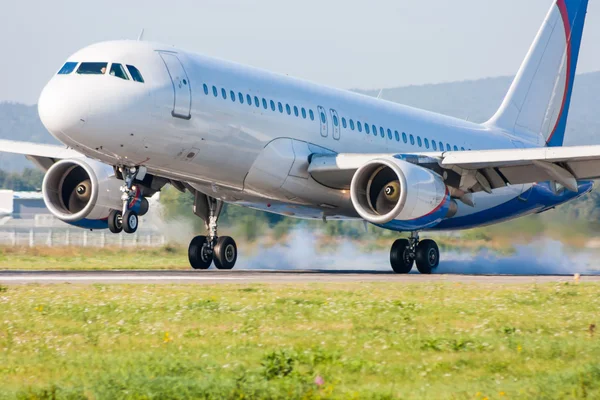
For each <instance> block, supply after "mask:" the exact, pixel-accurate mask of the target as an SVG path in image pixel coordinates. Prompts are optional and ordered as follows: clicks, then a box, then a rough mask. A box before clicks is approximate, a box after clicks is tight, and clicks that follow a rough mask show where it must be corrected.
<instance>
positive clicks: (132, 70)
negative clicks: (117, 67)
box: [127, 65, 144, 83]
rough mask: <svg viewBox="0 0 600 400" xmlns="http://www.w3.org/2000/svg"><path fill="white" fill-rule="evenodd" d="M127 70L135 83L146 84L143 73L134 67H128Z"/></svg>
mask: <svg viewBox="0 0 600 400" xmlns="http://www.w3.org/2000/svg"><path fill="white" fill-rule="evenodd" d="M127 69H128V70H129V74H130V75H131V77H132V78H133V80H134V81H136V82H140V83H144V78H142V73H141V72H140V70H139V69H137V68H136V67H134V66H133V65H128V66H127Z"/></svg>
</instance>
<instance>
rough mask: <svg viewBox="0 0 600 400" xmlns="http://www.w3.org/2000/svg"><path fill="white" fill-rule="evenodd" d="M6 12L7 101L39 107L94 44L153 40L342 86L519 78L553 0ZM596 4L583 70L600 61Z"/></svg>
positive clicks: (234, 2) (81, 1)
mask: <svg viewBox="0 0 600 400" xmlns="http://www.w3.org/2000/svg"><path fill="white" fill-rule="evenodd" d="M3 3H4V4H3V5H2V13H1V14H0V49H2V51H3V52H4V55H3V56H2V62H0V101H12V102H21V103H26V104H35V103H36V102H37V98H38V96H39V93H40V92H41V90H42V88H43V87H44V85H45V83H46V82H47V81H48V80H49V79H50V78H51V77H52V75H53V74H54V73H56V71H57V70H58V69H59V68H60V67H61V65H62V64H63V62H64V60H65V59H66V58H67V57H68V56H69V55H70V54H72V53H74V52H75V51H77V50H78V49H80V48H82V47H85V46H87V45H89V44H92V43H95V42H100V41H105V40H114V39H136V38H137V37H138V35H139V32H140V31H141V30H142V28H143V29H145V39H146V40H152V41H157V42H161V43H165V44H171V45H174V46H176V47H179V48H182V49H186V50H190V51H195V52H199V53H203V54H206V55H210V56H215V57H219V58H224V59H228V60H232V61H237V62H240V63H244V64H249V65H253V66H256V67H260V68H265V69H268V70H271V71H275V72H280V73H285V74H289V75H291V76H296V77H300V78H304V79H308V80H311V81H314V82H317V83H321V84H325V85H329V86H334V87H338V88H343V89H351V88H360V89H374V88H382V87H384V88H388V87H397V86H406V85H420V84H426V83H439V82H449V81H458V80H471V79H479V78H485V77H494V76H500V75H514V74H515V73H516V71H517V70H518V68H519V65H520V63H521V61H522V60H523V58H524V57H525V54H526V52H527V50H528V48H529V46H530V44H531V42H532V41H533V38H534V37H535V34H536V32H537V31H538V29H539V27H540V25H541V23H542V21H543V19H544V17H545V15H546V13H547V11H548V9H549V7H550V4H551V3H552V1H551V0H485V1H482V0H453V1H452V0H427V1H414V0H411V1H408V0H369V1H356V0H303V1H299V2H297V1H294V2H291V1H286V0H169V1H165V0H144V1H140V0H120V1H115V0H102V1H89V0H77V1H75V0H53V1H46V0H18V1H16V0H15V1H10V2H3ZM597 3H598V2H595V1H591V2H590V6H589V10H588V19H587V24H586V31H585V35H584V39H583V43H582V49H581V56H580V63H579V69H578V71H579V72H591V71H598V70H600V52H598V51H596V50H597V43H598V42H599V39H600V5H598V4H597Z"/></svg>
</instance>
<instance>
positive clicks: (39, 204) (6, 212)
mask: <svg viewBox="0 0 600 400" xmlns="http://www.w3.org/2000/svg"><path fill="white" fill-rule="evenodd" d="M40 214H44V215H46V214H50V211H48V209H47V208H46V204H44V197H43V195H42V193H41V192H15V191H13V190H0V217H12V218H14V219H35V217H36V215H40Z"/></svg>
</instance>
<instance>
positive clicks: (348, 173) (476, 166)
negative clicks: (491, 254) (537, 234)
mask: <svg viewBox="0 0 600 400" xmlns="http://www.w3.org/2000/svg"><path fill="white" fill-rule="evenodd" d="M381 157H395V158H400V159H402V160H404V161H407V162H411V163H414V164H418V165H421V166H423V167H424V168H429V169H432V170H435V171H436V172H438V173H439V174H440V175H444V176H445V178H446V182H447V184H448V185H449V186H451V187H454V188H456V189H460V190H462V191H464V192H466V193H468V192H471V193H474V192H479V191H486V192H490V191H491V190H492V189H496V188H500V187H504V186H507V185H516V184H524V183H535V182H544V181H554V182H557V183H559V184H561V185H563V186H564V187H566V188H567V189H569V190H572V191H577V181H578V180H583V179H599V178H600V146H572V147H541V148H532V149H507V150H476V151H448V152H444V153H419V154H337V155H320V154H319V155H314V156H313V157H312V160H311V163H310V165H309V169H308V171H309V173H310V174H311V175H312V177H313V178H314V179H315V180H316V181H317V182H320V183H321V184H323V185H325V186H328V187H332V188H338V189H348V188H349V187H350V182H351V181H352V176H353V175H354V172H356V170H357V169H358V168H360V167H361V166H362V165H363V164H365V163H366V162H367V161H369V160H373V159H376V158H381Z"/></svg>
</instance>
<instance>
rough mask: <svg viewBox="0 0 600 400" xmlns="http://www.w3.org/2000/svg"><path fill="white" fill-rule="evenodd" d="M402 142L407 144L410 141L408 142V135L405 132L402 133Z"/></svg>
mask: <svg viewBox="0 0 600 400" xmlns="http://www.w3.org/2000/svg"><path fill="white" fill-rule="evenodd" d="M402 141H403V142H404V143H407V142H408V140H406V133H404V132H402Z"/></svg>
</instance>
